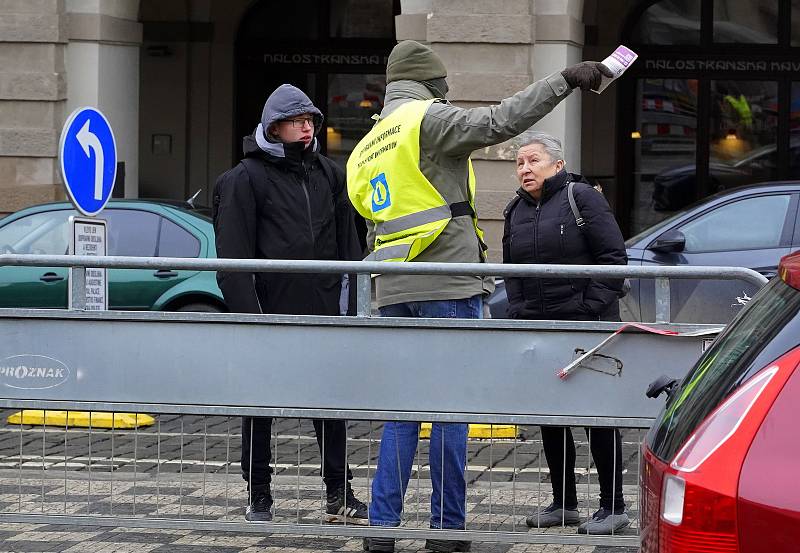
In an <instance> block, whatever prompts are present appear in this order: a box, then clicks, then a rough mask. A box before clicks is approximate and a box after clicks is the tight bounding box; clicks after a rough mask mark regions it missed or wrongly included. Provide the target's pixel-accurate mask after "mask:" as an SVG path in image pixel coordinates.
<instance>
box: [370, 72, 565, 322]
mask: <svg viewBox="0 0 800 553" xmlns="http://www.w3.org/2000/svg"><path fill="white" fill-rule="evenodd" d="M570 92H572V89H571V88H570V87H569V85H568V84H567V82H566V81H565V80H564V77H562V76H561V74H560V73H555V74H553V75H551V76H549V77H547V78H545V79H542V80H540V81H537V82H535V83H533V84H531V85H530V86H528V87H527V88H526V89H525V90H522V91H520V92H517V93H516V94H514V95H513V96H511V97H510V98H506V99H505V100H503V101H502V102H500V104H498V105H493V106H487V107H477V108H470V109H465V108H460V107H456V106H454V105H451V104H449V103H446V102H444V101H441V102H434V103H433V104H432V105H431V107H430V108H429V109H428V112H427V113H426V115H425V118H424V119H423V120H422V127H421V129H420V163H419V165H420V170H421V171H422V173H423V174H424V175H425V176H426V177H427V178H428V180H429V181H430V182H431V183H432V184H433V186H434V187H436V189H437V190H438V191H439V193H440V194H441V195H442V197H443V198H444V199H445V201H446V202H447V203H448V204H453V203H457V202H464V201H467V200H468V190H469V188H468V166H467V161H468V159H469V156H470V154H471V153H472V152H473V151H475V150H477V149H479V148H485V147H487V146H493V145H495V144H500V143H501V142H505V141H506V140H509V139H511V138H513V137H515V136H517V135H518V134H520V133H522V132H524V131H526V130H527V129H528V128H530V127H531V126H532V125H533V124H534V123H536V122H537V121H539V119H541V118H542V117H544V116H545V115H547V114H548V113H550V111H551V110H552V109H553V108H554V107H555V106H556V105H557V104H558V103H559V102H560V101H561V100H563V99H564V98H566V97H567V96H569V94H570ZM432 98H434V96H433V94H432V93H431V92H430V90H429V89H428V88H427V87H426V86H425V85H424V84H422V83H421V82H418V81H409V80H397V81H393V82H390V83H389V84H388V85H387V87H386V101H385V105H384V108H383V110H382V111H381V117H387V116H388V115H389V114H390V113H392V112H393V111H394V110H395V109H397V108H398V107H399V106H401V105H402V104H403V103H405V102H408V101H410V100H429V99H432ZM479 186H480V183H479ZM367 230H368V237H367V243H368V244H374V243H375V239H374V238H375V236H374V225H373V224H372V223H371V221H367ZM481 260H482V258H481V253H480V244H479V242H478V237H477V236H476V235H475V229H474V227H473V225H472V220H471V218H470V217H456V218H454V219H452V220H451V221H450V223H448V225H447V227H445V229H444V231H442V234H441V235H440V236H439V237H438V238H437V239H436V241H435V242H434V243H433V244H431V245H430V246H429V247H428V248H426V249H425V250H424V251H423V252H422V253H421V254H420V255H419V256H417V257H416V258H414V261H412V263H413V262H417V261H420V262H426V261H427V262H449V263H479V262H481ZM375 288H376V298H377V303H378V307H383V306H386V305H392V304H395V303H406V302H412V301H428V300H451V299H464V298H470V297H472V296H476V295H479V294H481V295H487V294H489V293H491V292H492V291H493V290H494V280H493V279H492V278H480V277H470V276H451V275H379V276H377V277H376V279H375Z"/></svg>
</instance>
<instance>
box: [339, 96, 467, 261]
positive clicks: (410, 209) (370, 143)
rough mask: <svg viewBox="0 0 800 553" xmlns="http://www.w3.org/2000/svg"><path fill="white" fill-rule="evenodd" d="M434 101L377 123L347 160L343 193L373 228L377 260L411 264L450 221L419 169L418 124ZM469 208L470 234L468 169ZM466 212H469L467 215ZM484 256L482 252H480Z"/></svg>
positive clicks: (439, 197)
mask: <svg viewBox="0 0 800 553" xmlns="http://www.w3.org/2000/svg"><path fill="white" fill-rule="evenodd" d="M432 103H433V100H427V101H423V100H411V101H408V102H406V103H404V104H402V105H401V106H400V107H398V108H397V109H396V110H395V111H394V112H392V113H391V114H390V115H388V116H387V117H386V118H383V119H381V120H379V121H378V122H377V123H376V124H375V126H374V127H373V128H372V130H370V132H369V133H367V135H366V136H365V137H364V138H363V139H362V140H361V141H360V142H359V143H358V144H357V145H356V147H355V149H354V150H353V153H352V154H351V155H350V158H349V159H348V161H347V193H348V196H349V198H350V201H351V202H352V204H353V206H354V207H355V209H356V211H357V212H358V213H359V214H360V215H361V216H362V217H364V218H365V219H368V220H370V221H372V222H373V223H374V225H375V243H374V244H373V246H374V247H373V250H374V253H373V254H372V255H370V256H369V257H368V258H367V259H370V260H376V261H410V260H412V259H414V258H415V257H416V256H418V255H419V254H420V253H421V252H422V251H424V250H425V249H426V248H427V247H428V246H430V245H431V244H432V243H433V242H434V241H435V240H436V238H437V237H438V236H439V235H440V234H441V233H442V231H443V230H444V228H445V227H446V226H447V224H448V223H449V222H450V220H451V219H452V217H453V213H452V212H451V207H450V206H449V205H448V203H447V202H446V201H445V199H444V198H443V197H442V195H441V194H440V193H439V191H438V190H436V188H435V187H434V186H433V185H432V184H431V183H430V181H429V180H428V179H427V177H426V176H425V175H424V174H423V173H422V171H421V170H420V168H419V163H420V149H419V135H420V127H421V125H422V120H423V118H424V117H425V113H426V112H427V111H428V108H429V107H430V106H431V104H432ZM467 188H468V191H467V194H468V202H464V203H468V204H469V207H470V209H469V210H466V211H467V213H464V210H460V212H458V213H456V215H458V216H460V215H465V214H469V215H472V219H473V224H474V226H475V232H476V234H477V236H478V238H479V239H480V241H481V243H483V240H482V238H483V233H482V232H481V231H480V229H479V228H478V227H477V218H476V217H475V216H474V213H475V206H474V196H475V177H474V173H473V170H472V163H471V162H470V164H469V182H468V186H467ZM470 211H471V213H470ZM481 253H483V252H481Z"/></svg>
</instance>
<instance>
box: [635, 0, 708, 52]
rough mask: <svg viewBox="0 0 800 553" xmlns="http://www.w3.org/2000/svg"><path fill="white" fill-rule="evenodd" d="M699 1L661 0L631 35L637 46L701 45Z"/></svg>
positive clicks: (640, 19) (645, 14)
mask: <svg viewBox="0 0 800 553" xmlns="http://www.w3.org/2000/svg"><path fill="white" fill-rule="evenodd" d="M700 4H701V3H700V2H697V0H662V1H661V2H656V3H654V4H653V5H652V6H650V7H649V8H647V9H646V10H645V11H644V13H643V14H642V15H641V17H640V18H639V21H638V22H637V23H636V27H635V28H634V30H633V33H632V39H633V42H634V43H636V44H672V45H681V44H700Z"/></svg>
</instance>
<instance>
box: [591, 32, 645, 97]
mask: <svg viewBox="0 0 800 553" xmlns="http://www.w3.org/2000/svg"><path fill="white" fill-rule="evenodd" d="M638 57H639V54H637V53H636V52H634V51H633V50H631V49H630V48H626V47H625V46H623V45H621V44H620V45H619V46H617V49H616V50H614V51H613V52H611V55H610V56H608V57H607V58H606V59H604V60H603V65H605V66H606V67H608V68H609V69H610V70H611V72H612V73H614V76H613V77H606V76H605V75H603V81H602V82H601V83H600V87H599V88H598V89H597V90H593V91H592V92H596V93H597V94H600V93H601V92H603V91H604V90H605V89H606V87H607V86H608V85H610V84H611V83H612V82H614V81H615V80H616V79H618V78H619V77H621V76H622V74H623V73H625V71H626V70H627V69H628V67H630V66H631V65H632V64H633V62H635V61H636V58H638Z"/></svg>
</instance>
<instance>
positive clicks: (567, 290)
mask: <svg viewBox="0 0 800 553" xmlns="http://www.w3.org/2000/svg"><path fill="white" fill-rule="evenodd" d="M519 143H520V144H521V147H520V148H519V150H518V152H517V179H518V180H519V184H520V188H519V190H517V195H516V197H515V198H514V199H513V200H512V201H511V203H510V204H509V205H508V207H507V208H506V210H505V212H504V216H505V229H504V233H503V262H504V263H557V264H580V265H591V264H602V265H625V264H627V262H628V257H627V254H626V252H625V243H624V241H623V238H622V233H621V232H620V229H619V226H618V225H617V222H616V220H615V219H614V215H613V213H612V212H611V208H610V207H609V205H608V202H607V201H606V199H605V197H604V196H603V194H602V193H600V192H598V191H597V190H596V189H594V188H593V187H592V185H591V184H589V182H588V181H587V180H586V179H585V178H584V177H582V176H581V175H576V174H573V173H569V172H567V170H566V168H565V161H564V153H563V149H562V146H561V142H560V141H559V140H558V139H557V138H555V137H553V136H550V135H548V134H545V133H531V132H529V133H525V134H523V135H522V136H521V137H520V139H519ZM570 195H571V196H572V199H573V201H574V204H575V205H574V207H573V206H572V205H571V202H570ZM579 222H580V223H581V225H580V226H579V224H578V223H579ZM622 290H623V280H622V279H600V278H532V277H531V278H509V279H506V292H507V294H508V303H509V306H508V314H509V316H510V317H511V318H514V319H557V320H577V321H597V320H619V305H618V301H619V298H620V297H621V296H622V294H623V293H622ZM586 432H587V435H589V438H590V442H591V450H592V457H593V458H594V462H595V465H596V466H597V471H598V477H599V478H598V479H599V481H600V509H599V510H598V511H597V512H596V513H595V514H594V516H593V517H592V518H591V519H590V520H588V521H585V522H584V523H583V524H581V525H580V526H579V527H578V532H580V533H589V534H611V533H613V532H616V531H618V530H620V529H621V528H624V527H625V526H627V525H628V523H629V518H628V515H627V513H626V511H625V501H624V499H623V497H622V448H621V441H620V435H619V431H618V430H617V429H615V428H593V429H589V428H587V429H586ZM542 442H543V449H544V453H545V457H546V459H547V464H548V466H549V467H550V479H551V482H552V486H553V502H552V503H551V504H550V505H548V506H547V507H545V508H543V509H539V510H538V511H537V512H535V513H533V514H532V515H530V516H529V517H528V518H527V523H528V525H529V526H531V527H547V526H562V525H571V524H578V523H579V522H580V516H579V514H578V501H577V493H576V486H575V443H574V441H573V438H572V432H571V431H570V429H569V428H566V427H554V426H543V427H542Z"/></svg>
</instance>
